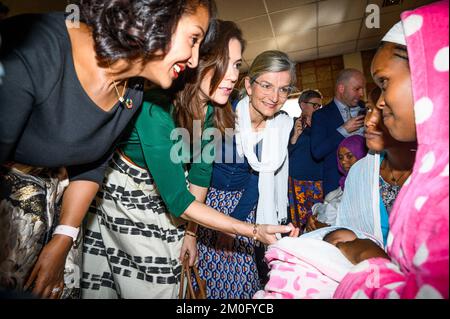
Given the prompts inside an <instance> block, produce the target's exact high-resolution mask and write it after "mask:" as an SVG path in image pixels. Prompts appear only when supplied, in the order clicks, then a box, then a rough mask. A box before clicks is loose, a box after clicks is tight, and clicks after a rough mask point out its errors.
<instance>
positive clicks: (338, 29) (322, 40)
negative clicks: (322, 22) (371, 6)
mask: <svg viewBox="0 0 450 319" xmlns="http://www.w3.org/2000/svg"><path fill="white" fill-rule="evenodd" d="M360 26H361V21H360V20H357V21H352V22H346V23H341V24H335V25H332V26H327V27H321V28H319V46H325V45H331V44H338V43H341V42H348V41H353V40H356V39H358V35H359V29H360Z"/></svg>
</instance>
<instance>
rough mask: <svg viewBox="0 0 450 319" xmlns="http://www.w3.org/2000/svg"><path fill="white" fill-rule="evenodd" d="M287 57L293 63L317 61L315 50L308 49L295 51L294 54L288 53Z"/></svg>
mask: <svg viewBox="0 0 450 319" xmlns="http://www.w3.org/2000/svg"><path fill="white" fill-rule="evenodd" d="M288 55H289V57H290V58H291V60H293V61H297V62H304V61H311V60H314V59H317V57H318V55H317V49H316V48H314V49H308V50H302V51H295V52H289V53H288Z"/></svg>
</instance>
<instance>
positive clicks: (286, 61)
mask: <svg viewBox="0 0 450 319" xmlns="http://www.w3.org/2000/svg"><path fill="white" fill-rule="evenodd" d="M284 71H289V73H290V75H291V83H290V84H291V85H292V86H295V84H296V83H297V74H296V70H295V63H294V62H293V61H292V60H291V59H290V58H289V57H288V55H287V54H286V53H284V52H281V51H278V50H270V51H264V52H263V53H261V54H259V55H258V56H257V57H256V58H255V60H253V63H252V65H251V66H250V69H249V70H248V74H247V76H246V77H247V78H248V79H249V80H250V84H253V83H254V82H255V80H256V79H257V78H259V77H260V76H261V75H263V74H265V73H268V72H284ZM245 95H247V92H246V90H245V87H244V88H243V89H242V91H241V97H244V96H245Z"/></svg>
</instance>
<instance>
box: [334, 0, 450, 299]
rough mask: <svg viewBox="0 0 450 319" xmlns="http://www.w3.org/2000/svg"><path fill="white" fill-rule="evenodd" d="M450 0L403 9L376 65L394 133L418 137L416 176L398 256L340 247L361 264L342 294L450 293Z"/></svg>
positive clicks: (398, 228) (397, 238)
mask: <svg viewBox="0 0 450 319" xmlns="http://www.w3.org/2000/svg"><path fill="white" fill-rule="evenodd" d="M448 9H449V2H448V0H446V1H439V2H436V3H433V4H431V5H428V6H424V7H421V8H419V9H416V10H414V11H408V12H404V13H403V14H402V22H401V24H398V25H396V26H395V27H394V28H393V29H392V30H391V31H390V32H389V33H388V34H387V35H386V37H385V38H384V41H385V42H384V44H383V45H382V47H381V48H380V49H379V51H378V52H377V55H376V56H375V58H374V61H373V64H372V74H373V77H374V80H375V81H376V83H377V84H378V85H379V86H380V88H382V90H383V94H382V96H381V98H380V101H379V102H378V104H379V105H380V107H381V108H382V109H383V120H384V123H385V125H386V127H387V128H388V129H389V131H390V133H391V135H392V136H393V137H394V138H395V139H397V140H399V141H404V142H407V141H414V140H416V139H417V142H418V149H417V155H416V162H415V166H414V169H413V173H412V175H411V177H410V179H409V181H407V182H406V183H405V185H404V186H403V188H402V190H401V192H400V194H399V197H398V198H397V200H396V202H395V205H394V209H393V211H392V213H391V216H390V220H389V224H390V233H389V237H388V245H387V251H388V255H389V258H390V259H385V258H379V257H378V258H376V257H375V256H376V254H375V253H374V254H373V256H374V257H375V258H369V259H366V260H363V259H362V258H361V257H360V256H361V254H360V253H361V252H362V251H363V250H366V249H367V248H368V247H367V246H366V245H367V242H364V241H361V240H355V241H352V242H348V243H346V244H344V245H342V246H341V247H340V248H341V250H342V251H343V252H344V254H345V255H346V256H347V258H348V259H350V260H353V261H356V262H359V263H358V264H357V265H356V266H355V267H354V268H353V270H352V271H350V272H349V273H348V274H347V275H346V277H344V279H343V280H342V281H341V283H340V285H339V286H338V289H337V290H336V292H335V295H334V297H335V298H449V248H448V247H449V245H448V244H449V167H448V162H449V160H448V158H449V146H448V142H449V99H448V95H449V94H448V93H449V89H448V85H449V83H448V82H449V73H448V71H449V70H448V69H449V56H448V55H449V29H448V23H449V19H448V18H449V17H448Z"/></svg>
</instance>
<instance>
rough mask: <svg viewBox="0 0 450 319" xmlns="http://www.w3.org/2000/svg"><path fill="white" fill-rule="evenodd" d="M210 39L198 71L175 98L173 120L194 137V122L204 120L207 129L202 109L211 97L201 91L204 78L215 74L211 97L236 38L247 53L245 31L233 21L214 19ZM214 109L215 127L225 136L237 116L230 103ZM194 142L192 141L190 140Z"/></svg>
mask: <svg viewBox="0 0 450 319" xmlns="http://www.w3.org/2000/svg"><path fill="white" fill-rule="evenodd" d="M210 29H212V30H211V32H209V35H210V38H209V39H208V38H206V39H205V41H204V43H203V44H202V46H201V48H200V59H199V64H198V68H197V69H190V70H188V71H187V72H186V74H185V78H184V81H185V82H184V87H183V88H182V89H181V90H180V91H178V92H177V93H176V95H175V101H174V118H175V121H176V123H177V125H178V126H180V127H183V128H186V129H187V130H188V131H189V133H190V135H191V137H192V136H193V121H194V120H201V121H202V128H203V127H204V122H205V121H204V116H203V114H204V110H203V106H204V105H205V103H206V102H208V100H209V97H208V96H207V95H206V94H204V93H203V92H202V91H201V90H200V85H201V82H202V79H204V77H205V76H206V75H207V74H208V72H210V71H211V70H212V71H213V76H212V79H211V86H210V88H209V94H212V93H213V92H214V91H215V90H216V89H217V88H218V87H219V85H220V82H221V81H222V80H223V78H224V77H225V74H226V72H227V68H228V63H229V59H230V54H229V49H228V45H229V42H230V40H232V39H236V40H238V41H239V42H240V43H241V45H242V51H244V47H245V41H244V39H243V37H242V31H241V30H240V29H239V27H238V26H237V25H236V24H235V23H234V22H232V21H222V20H214V21H212V22H211V24H210ZM213 106H214V127H216V128H218V129H219V130H220V131H221V132H222V133H224V132H225V128H234V123H235V115H234V112H233V110H232V108H231V104H230V102H227V103H226V104H225V105H217V104H215V103H213ZM191 140H192V139H191Z"/></svg>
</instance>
